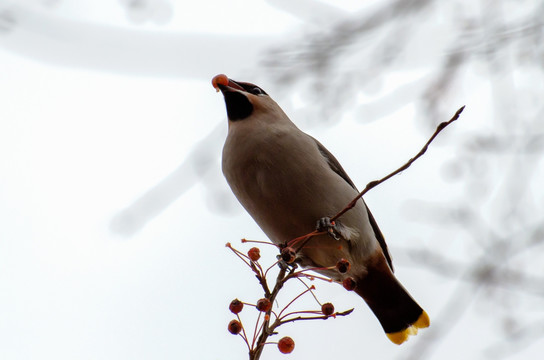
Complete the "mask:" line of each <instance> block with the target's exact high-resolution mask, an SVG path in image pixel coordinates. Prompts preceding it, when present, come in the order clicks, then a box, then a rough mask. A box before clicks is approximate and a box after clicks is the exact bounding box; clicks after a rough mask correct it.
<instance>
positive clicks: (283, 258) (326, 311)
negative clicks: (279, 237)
mask: <svg viewBox="0 0 544 360" xmlns="http://www.w3.org/2000/svg"><path fill="white" fill-rule="evenodd" d="M242 242H244V243H245V242H258V243H265V244H271V243H268V242H261V241H250V240H245V239H242ZM271 245H273V244H271ZM226 246H227V247H228V248H230V249H231V250H232V251H233V252H234V254H236V255H237V256H238V257H239V258H240V259H241V260H242V261H243V262H244V263H245V264H246V265H247V266H248V267H249V268H250V269H251V270H252V271H253V272H254V273H255V275H256V277H257V279H258V281H259V283H260V285H261V287H262V289H263V290H264V297H263V298H261V299H258V300H257V302H256V303H254V304H252V303H248V302H243V301H241V300H239V299H234V300H232V301H231V303H230V305H229V310H230V311H231V312H232V313H233V314H234V315H236V319H233V320H231V321H230V322H229V324H228V327H227V329H228V331H229V332H230V333H231V334H233V335H239V336H241V337H242V339H243V340H244V342H245V343H246V345H247V347H248V350H249V359H250V360H257V359H259V358H260V355H261V353H262V351H263V348H264V346H265V345H267V344H277V346H278V349H279V351H280V352H281V353H283V354H289V353H291V352H292V351H293V350H294V348H295V342H294V340H293V339H292V338H290V337H289V336H285V337H282V338H281V339H280V340H279V341H278V342H268V338H269V337H270V336H272V335H276V334H277V328H278V327H280V326H281V325H283V324H285V323H289V322H294V321H300V320H314V319H327V318H331V317H332V318H336V317H337V316H345V315H348V314H350V313H351V312H352V311H353V309H350V310H347V311H344V312H335V309H334V305H333V304H331V303H330V302H327V303H323V304H322V303H320V302H319V300H318V299H317V297H316V295H315V294H314V290H315V286H314V285H311V286H309V285H307V284H306V282H305V281H306V280H314V279H320V280H324V281H327V282H332V281H333V280H331V279H329V278H325V277H322V276H319V275H315V274H309V273H308V272H309V271H311V270H320V269H304V270H298V271H297V266H296V265H294V262H295V259H296V256H297V254H296V251H295V250H294V249H292V248H290V247H284V248H282V249H280V255H279V256H278V260H277V261H275V262H274V263H273V264H272V265H271V266H270V267H268V268H267V269H266V270H265V269H263V267H262V266H261V264H260V263H259V260H260V259H261V252H260V250H259V248H258V247H252V248H251V249H249V251H248V252H247V253H243V252H241V251H239V250H237V249H235V248H234V247H232V245H231V244H230V243H227V245H226ZM273 246H276V245H273ZM276 265H279V268H280V270H279V274H278V275H277V277H276V283H275V284H274V286H273V287H269V284H268V279H267V275H268V274H269V272H270V270H271V269H273V268H274V267H275V266H276ZM327 269H328V270H334V269H335V270H337V271H338V272H340V273H346V272H347V271H349V269H350V264H349V262H348V261H347V260H345V259H341V260H340V261H338V263H337V264H336V266H332V267H330V268H327ZM291 279H298V280H300V281H301V282H302V284H304V286H305V287H306V289H305V290H304V291H302V292H301V293H299V294H298V295H296V296H295V297H294V298H293V299H292V300H291V301H290V302H289V303H288V304H287V305H285V306H284V307H283V308H282V309H281V310H279V311H278V310H274V309H273V306H272V304H273V303H274V302H275V300H276V297H277V295H278V293H279V291H280V290H281V289H282V288H283V286H284V284H285V283H286V282H287V281H289V280H291ZM348 279H349V278H348ZM352 281H353V280H352ZM353 283H355V282H354V281H353ZM344 287H346V285H345V284H344ZM346 288H348V287H346ZM353 288H354V287H353ZM351 290H352V289H351ZM308 293H310V294H311V295H312V296H313V298H314V299H315V300H316V302H317V303H318V304H319V306H320V309H319V310H302V311H294V310H288V308H289V307H290V306H291V305H292V304H293V303H294V302H295V301H296V300H297V299H299V298H300V297H302V296H304V295H305V294H308ZM246 306H250V307H252V308H255V309H256V310H258V311H259V315H258V318H257V323H256V324H255V326H254V329H255V330H254V332H253V335H252V336H251V335H250V334H249V333H248V332H246V328H245V327H244V325H243V322H242V320H241V318H240V313H241V312H242V310H243V309H244V307H246Z"/></svg>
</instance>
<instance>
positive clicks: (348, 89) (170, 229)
mask: <svg viewBox="0 0 544 360" xmlns="http://www.w3.org/2000/svg"><path fill="white" fill-rule="evenodd" d="M543 22H544V2H542V1H539V0H522V1H519V0H517V1H514V0H511V1H508V0H501V1H479V2H474V1H469V0H456V1H449V2H442V1H438V0H434V1H433V0H403V1H400V0H397V1H393V0H379V1H378V0H374V1H354V0H335V1H332V0H328V1H325V0H323V1H312V0H289V1H287V0H268V1H265V0H230V1H216V0H203V1H193V2H187V1H181V0H116V1H112V0H110V1H97V0H92V1H91V0H0V359H6V360H22V359H25V360H26V359H37V360H42V359H56V360H64V359H100V360H121V359H131V360H137V359H244V358H246V357H247V355H246V353H247V350H246V348H245V345H244V344H243V343H242V340H241V339H239V338H237V337H234V336H232V335H230V334H229V333H228V332H227V331H226V326H227V324H228V322H229V321H230V320H231V319H232V314H231V313H230V312H229V311H228V304H229V303H230V301H231V300H232V299H233V298H235V297H238V298H240V299H242V300H244V301H248V302H255V301H256V300H257V299H258V298H260V297H261V295H262V294H261V292H260V290H259V287H258V284H257V282H256V281H255V279H254V277H253V275H251V273H250V271H249V269H247V268H245V267H244V266H243V265H242V264H241V263H240V262H239V260H238V259H236V258H235V256H233V255H232V254H231V253H230V252H229V251H228V249H226V248H225V247H224V245H225V243H226V242H231V243H233V244H234V245H236V246H237V247H238V248H240V249H241V250H244V251H245V250H247V249H248V248H249V247H248V246H244V245H241V244H239V239H240V238H242V237H246V238H252V239H260V240H264V239H265V237H264V235H263V233H262V232H261V231H260V229H259V228H258V227H257V226H256V225H255V224H254V222H253V221H252V219H251V218H250V217H249V215H247V214H246V213H245V212H244V211H243V209H242V208H241V206H240V205H239V204H238V203H237V201H236V199H235V198H234V196H233V195H232V194H231V192H230V190H229V189H228V186H227V185H226V182H225V181H224V179H223V176H222V174H221V170H220V154H221V147H222V143H223V141H224V137H225V134H226V121H227V120H226V116H225V109H224V102H223V99H222V96H221V95H220V94H217V93H216V92H215V91H214V89H213V88H212V87H211V84H210V80H211V78H212V77H213V76H214V75H216V74H219V73H225V74H227V75H228V76H229V77H231V78H233V79H235V80H240V81H248V82H252V83H256V84H258V85H259V86H261V87H262V88H263V89H265V90H266V91H267V92H268V93H269V94H270V95H271V96H272V97H274V98H275V99H276V100H277V101H278V102H279V103H280V105H281V106H282V107H283V109H284V110H285V111H286V112H287V113H288V114H289V115H290V116H291V118H292V120H293V121H294V122H295V123H297V124H298V125H299V126H300V127H301V128H302V129H303V130H305V131H307V132H308V133H310V134H312V135H313V136H314V137H316V138H318V139H319V140H320V141H321V142H322V143H323V144H324V145H325V146H327V148H328V149H329V150H331V152H333V153H334V154H335V155H336V157H337V158H338V159H339V160H340V161H341V162H342V164H343V165H344V168H345V169H346V171H347V172H348V174H350V177H351V178H352V180H353V181H354V182H355V183H356V184H358V186H359V187H360V188H363V187H364V185H365V184H366V183H367V182H369V181H371V180H373V179H376V178H379V177H381V176H383V175H385V174H387V173H389V172H390V171H392V170H393V169H395V168H397V167H398V166H400V165H401V164H402V163H404V162H405V161H406V160H407V159H408V158H410V157H412V156H413V155H414V154H415V153H416V152H417V151H418V150H419V148H420V146H421V145H422V144H423V143H424V142H425V141H426V139H427V138H428V137H429V135H430V134H431V133H432V132H433V130H434V127H435V126H436V125H437V124H438V123H439V122H441V121H445V120H448V119H449V118H450V117H451V115H453V113H454V112H455V111H456V110H457V109H458V108H459V107H460V106H462V105H466V106H467V108H466V110H465V112H464V113H463V115H462V116H461V118H460V120H459V121H458V122H456V123H454V124H453V125H452V126H451V127H449V128H448V129H447V130H446V131H445V132H444V133H443V134H441V135H440V138H439V139H437V141H436V143H434V144H433V146H432V147H431V148H430V150H429V151H428V153H427V154H426V155H425V156H424V157H423V158H422V159H420V160H419V161H418V162H416V164H414V165H413V166H412V167H411V168H410V169H409V170H407V171H405V172H404V173H402V174H401V175H400V176H398V177H395V178H393V179H391V180H390V181H388V182H387V183H385V184H383V185H381V186H379V187H378V188H376V189H374V190H372V191H371V192H370V193H369V194H368V195H367V196H366V201H367V203H368V205H369V207H370V208H371V209H372V211H373V213H374V215H375V217H376V218H377V221H378V223H379V224H380V227H381V229H382V231H383V233H384V234H385V237H386V240H387V241H388V244H389V248H390V251H391V253H392V256H393V261H394V264H395V266H396V274H397V276H398V277H399V279H400V280H401V281H402V282H403V284H404V285H405V287H406V288H407V289H409V291H410V292H411V293H412V295H413V296H414V298H415V299H416V300H417V301H418V302H419V303H420V304H421V305H422V306H423V307H424V308H425V309H426V311H427V312H428V313H429V315H430V317H431V327H430V328H429V329H427V330H423V331H421V332H420V334H419V335H418V336H417V337H413V338H411V339H410V341H409V342H408V343H406V344H404V345H402V346H400V347H398V346H395V345H393V344H391V343H390V342H389V341H388V340H387V338H386V337H385V335H384V334H383V332H382V330H381V327H380V326H379V324H378V322H377V321H376V319H375V318H374V316H373V315H372V314H371V312H370V310H369V309H368V308H367V306H366V305H365V304H364V303H363V302H362V301H361V300H360V299H359V298H358V297H357V296H356V295H354V294H351V293H348V292H346V291H344V290H343V289H342V288H341V287H339V286H337V285H333V284H326V283H319V282H318V283H316V286H317V287H318V290H317V294H318V297H319V298H320V300H321V301H323V302H327V301H331V302H333V303H334V304H335V306H336V308H337V309H338V310H343V309H348V308H352V307H355V311H354V313H353V314H352V315H350V316H348V317H343V318H338V319H334V320H328V321H317V322H313V323H310V322H301V323H294V324H291V325H286V326H284V327H282V328H280V335H281V336H284V335H288V336H291V337H292V338H293V339H294V340H295V342H296V348H295V351H294V352H293V353H292V354H290V355H281V354H279V353H278V351H277V350H276V348H275V347H274V346H269V347H267V348H266V349H265V352H264V354H263V357H262V359H277V358H280V357H282V358H283V357H284V358H285V359H293V360H295V359H309V358H311V359H331V358H343V359H351V358H354V359H355V358H357V359H364V358H373V359H458V358H463V359H486V358H489V359H502V358H508V359H527V358H539V357H540V356H541V354H542V351H543V350H544V276H543V273H544V249H543V247H542V244H543V243H544V191H543V190H542V189H543V187H542V181H543V179H544V165H543V155H544V123H543V119H544V72H543V64H544V27H543ZM265 250H267V251H265ZM262 251H263V252H264V253H265V254H264V256H263V257H264V259H263V263H267V260H266V259H268V263H271V262H272V261H273V259H274V257H275V252H274V251H273V249H266V248H262ZM300 291H301V288H297V287H296V286H293V287H292V288H287V289H286V290H285V293H284V294H283V295H282V296H283V297H282V298H280V302H281V301H283V303H284V304H285V302H286V301H289V300H290V299H291V298H292V297H294V296H295V295H296V294H298V292H300ZM300 305H301V307H302V308H315V302H313V300H312V299H311V297H308V298H307V299H306V298H305V299H304V300H302V301H301V304H300ZM250 313H251V311H247V310H244V312H243V313H242V315H244V316H248V323H251V321H250V320H251V316H250V315H249V314H250ZM250 328H251V325H250Z"/></svg>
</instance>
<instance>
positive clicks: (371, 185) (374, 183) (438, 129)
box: [331, 105, 465, 221]
mask: <svg viewBox="0 0 544 360" xmlns="http://www.w3.org/2000/svg"><path fill="white" fill-rule="evenodd" d="M464 109H465V106H464V105H463V106H462V107H461V108H459V110H457V111H456V112H455V114H454V115H453V117H452V118H451V119H450V120H448V121H444V122H442V123H440V124H439V125H438V126H437V127H436V130H435V131H434V133H433V135H432V136H431V137H430V138H429V140H427V142H426V143H425V145H423V147H422V148H421V150H419V152H418V153H417V154H416V156H414V157H413V158H411V159H410V160H408V162H406V163H405V164H404V165H402V166H401V167H399V168H398V169H397V170H395V171H393V172H392V173H390V174H388V175H386V176H384V177H383V178H381V179H379V180H374V181H371V182H369V183H368V184H367V185H366V187H365V188H364V189H363V191H361V192H360V193H359V194H357V196H356V197H355V198H353V200H351V202H350V203H349V204H348V205H347V206H346V207H345V208H343V209H342V210H341V211H340V212H338V214H336V215H334V216H333V217H332V218H331V221H334V220H336V219H338V218H339V217H340V216H342V215H344V214H345V213H346V212H347V211H348V210H350V209H352V208H353V207H354V206H355V204H356V203H357V201H358V200H359V199H360V198H361V197H363V195H364V194H366V193H367V192H369V191H370V190H371V189H373V188H375V187H376V186H378V185H380V184H381V183H383V182H384V181H387V180H389V179H390V178H392V177H393V176H395V175H397V174H398V173H400V172H402V171H404V170H406V169H408V168H409V167H410V166H411V165H412V164H413V163H414V162H415V161H416V160H417V159H419V158H420V157H421V156H422V155H423V154H425V152H426V151H427V149H428V148H429V145H430V144H431V143H432V142H433V140H434V139H435V138H436V137H437V136H438V134H440V132H441V131H442V130H444V129H445V128H446V127H447V126H448V125H449V124H451V123H452V122H454V121H455V120H457V119H458V118H459V115H461V113H462V112H463V110H464Z"/></svg>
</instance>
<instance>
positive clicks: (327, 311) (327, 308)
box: [321, 303, 334, 316]
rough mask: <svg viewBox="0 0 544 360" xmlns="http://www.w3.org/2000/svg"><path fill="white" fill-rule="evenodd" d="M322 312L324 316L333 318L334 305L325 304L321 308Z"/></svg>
mask: <svg viewBox="0 0 544 360" xmlns="http://www.w3.org/2000/svg"><path fill="white" fill-rule="evenodd" d="M321 312H322V313H323V315H327V316H331V315H332V314H334V305H333V304H331V303H325V304H323V305H322V306H321Z"/></svg>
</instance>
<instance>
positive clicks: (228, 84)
mask: <svg viewBox="0 0 544 360" xmlns="http://www.w3.org/2000/svg"><path fill="white" fill-rule="evenodd" d="M212 85H213V87H214V88H215V90H216V91H217V92H219V91H221V92H225V91H233V90H242V91H243V90H244V88H243V87H241V86H240V85H239V84H238V83H237V82H236V81H234V80H231V79H229V78H228V77H227V75H225V74H219V75H215V76H214V77H213V79H212Z"/></svg>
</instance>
